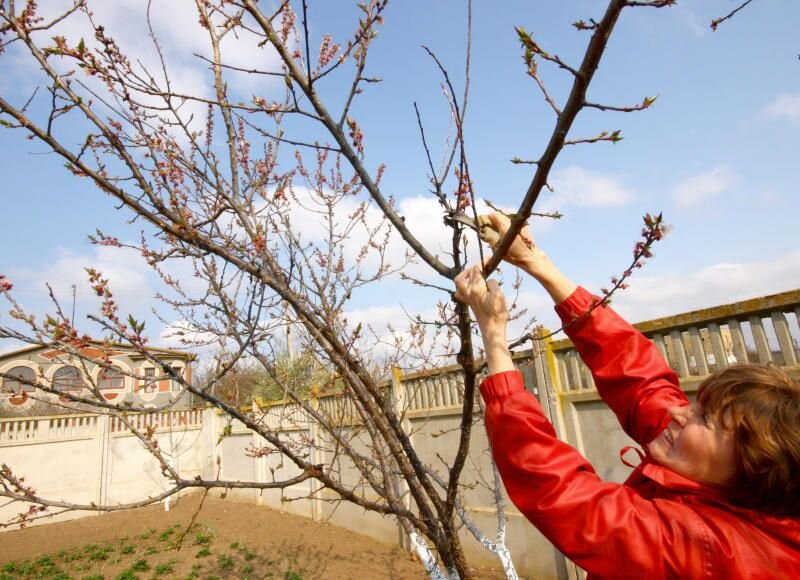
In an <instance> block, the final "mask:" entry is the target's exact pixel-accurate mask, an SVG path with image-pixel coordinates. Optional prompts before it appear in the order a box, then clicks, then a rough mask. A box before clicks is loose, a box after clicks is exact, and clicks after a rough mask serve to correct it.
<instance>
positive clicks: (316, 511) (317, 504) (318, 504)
mask: <svg viewBox="0 0 800 580" xmlns="http://www.w3.org/2000/svg"><path fill="white" fill-rule="evenodd" d="M311 407H312V408H313V409H314V411H317V412H319V399H312V400H311ZM306 421H308V441H309V443H310V446H309V460H310V461H311V464H312V465H321V464H322V463H323V462H324V458H323V457H322V451H321V449H320V447H321V445H320V444H321V441H320V436H321V435H322V433H321V429H320V427H319V424H318V423H317V422H316V421H315V420H314V419H313V417H311V415H309V414H306ZM307 481H308V492H309V494H310V495H309V497H310V499H311V519H312V520H314V521H317V522H319V521H322V517H323V516H322V498H320V497H319V495H318V494H317V493H313V492H314V480H313V479H309V480H307Z"/></svg>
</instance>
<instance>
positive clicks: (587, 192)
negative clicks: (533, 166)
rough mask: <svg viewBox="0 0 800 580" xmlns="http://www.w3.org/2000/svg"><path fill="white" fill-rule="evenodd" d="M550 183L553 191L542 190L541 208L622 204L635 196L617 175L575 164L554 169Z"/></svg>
mask: <svg viewBox="0 0 800 580" xmlns="http://www.w3.org/2000/svg"><path fill="white" fill-rule="evenodd" d="M550 185H552V186H553V188H554V189H555V193H554V194H552V195H550V194H548V193H547V192H545V193H543V194H542V197H543V199H542V205H541V208H540V209H542V211H552V210H553V209H559V208H562V207H564V206H567V205H572V206H589V207H602V206H621V205H625V204H627V203H629V202H631V201H632V200H633V198H634V197H635V196H634V193H633V192H632V191H631V190H630V189H628V188H627V187H625V185H623V184H622V183H621V182H620V181H619V179H617V178H616V177H614V176H612V175H604V174H600V173H594V172H591V171H588V170H587V169H584V168H583V167H578V166H575V165H573V166H570V167H565V168H563V169H559V170H557V171H555V172H553V175H552V177H551V178H550Z"/></svg>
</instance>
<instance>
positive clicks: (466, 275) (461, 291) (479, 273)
mask: <svg viewBox="0 0 800 580" xmlns="http://www.w3.org/2000/svg"><path fill="white" fill-rule="evenodd" d="M454 282H455V284H456V298H457V299H458V300H460V301H461V302H464V303H466V304H470V303H472V301H473V300H474V299H475V297H476V296H475V294H476V289H480V288H481V287H482V288H485V287H486V285H485V284H484V283H483V269H482V267H481V265H480V264H474V265H472V266H470V267H468V268H465V269H464V271H463V272H461V273H460V274H459V275H458V276H456V278H455V280H454Z"/></svg>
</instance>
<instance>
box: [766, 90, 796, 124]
mask: <svg viewBox="0 0 800 580" xmlns="http://www.w3.org/2000/svg"><path fill="white" fill-rule="evenodd" d="M761 114H762V115H764V116H766V117H769V118H774V119H786V120H788V121H791V122H792V123H800V93H796V94H789V93H781V94H780V95H778V96H777V97H775V100H773V101H772V102H771V103H770V104H769V105H767V106H766V107H764V109H762V111H761Z"/></svg>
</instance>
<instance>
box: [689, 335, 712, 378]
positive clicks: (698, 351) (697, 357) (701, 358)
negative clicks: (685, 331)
mask: <svg viewBox="0 0 800 580" xmlns="http://www.w3.org/2000/svg"><path fill="white" fill-rule="evenodd" d="M689 343H690V344H691V346H692V356H694V366H695V369H697V374H698V375H700V376H701V377H704V376H705V375H707V374H708V364H707V361H706V351H705V349H704V348H703V339H702V338H701V337H700V330H699V329H698V328H697V327H696V326H692V327H690V328H689Z"/></svg>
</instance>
